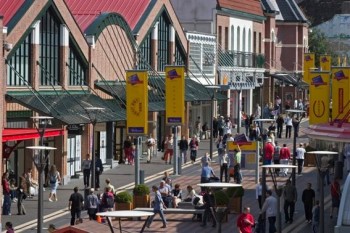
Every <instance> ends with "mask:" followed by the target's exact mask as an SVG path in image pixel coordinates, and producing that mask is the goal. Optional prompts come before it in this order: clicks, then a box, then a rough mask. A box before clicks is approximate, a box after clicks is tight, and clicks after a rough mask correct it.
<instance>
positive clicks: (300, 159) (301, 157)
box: [295, 143, 306, 175]
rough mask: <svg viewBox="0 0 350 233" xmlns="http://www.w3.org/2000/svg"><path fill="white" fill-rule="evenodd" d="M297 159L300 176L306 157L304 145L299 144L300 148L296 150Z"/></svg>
mask: <svg viewBox="0 0 350 233" xmlns="http://www.w3.org/2000/svg"><path fill="white" fill-rule="evenodd" d="M295 152H296V159H297V161H298V175H301V172H302V171H303V166H304V155H305V153H306V150H305V149H304V147H303V143H300V144H299V148H297V149H296V151H295Z"/></svg>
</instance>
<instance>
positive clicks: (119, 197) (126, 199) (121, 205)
mask: <svg viewBox="0 0 350 233" xmlns="http://www.w3.org/2000/svg"><path fill="white" fill-rule="evenodd" d="M114 202H115V203H116V204H115V209H116V210H132V208H133V205H132V195H131V194H130V193H129V192H127V191H124V192H120V193H118V194H115V195H114Z"/></svg>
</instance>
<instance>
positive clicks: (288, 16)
mask: <svg viewBox="0 0 350 233" xmlns="http://www.w3.org/2000/svg"><path fill="white" fill-rule="evenodd" d="M261 3H262V5H263V8H264V11H265V12H267V13H270V12H272V11H276V12H280V14H278V15H277V16H276V20H280V21H285V22H307V18H306V17H305V15H304V14H303V12H302V11H301V10H300V8H299V6H298V5H297V4H296V3H295V1H294V0H262V1H261Z"/></svg>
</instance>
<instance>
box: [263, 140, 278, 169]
mask: <svg viewBox="0 0 350 233" xmlns="http://www.w3.org/2000/svg"><path fill="white" fill-rule="evenodd" d="M274 151H275V148H274V146H273V145H272V140H271V139H270V138H269V139H267V141H266V144H265V147H264V161H263V164H264V165H267V164H271V161H272V157H273V153H274Z"/></svg>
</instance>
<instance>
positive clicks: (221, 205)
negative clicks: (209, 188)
mask: <svg viewBox="0 0 350 233" xmlns="http://www.w3.org/2000/svg"><path fill="white" fill-rule="evenodd" d="M214 200H215V205H216V211H215V213H216V218H217V220H218V221H219V223H220V226H221V222H227V221H228V216H227V213H228V204H229V202H230V199H229V197H228V195H227V192H225V191H224V190H218V191H215V192H214Z"/></svg>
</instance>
